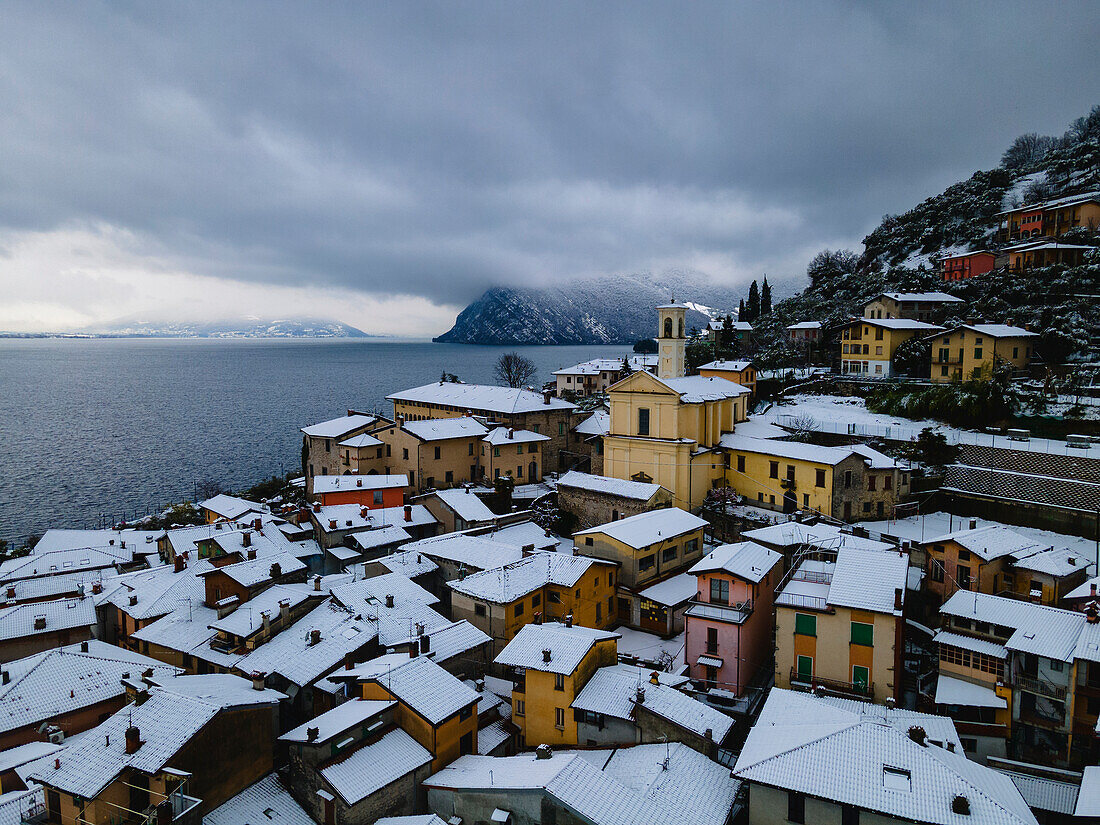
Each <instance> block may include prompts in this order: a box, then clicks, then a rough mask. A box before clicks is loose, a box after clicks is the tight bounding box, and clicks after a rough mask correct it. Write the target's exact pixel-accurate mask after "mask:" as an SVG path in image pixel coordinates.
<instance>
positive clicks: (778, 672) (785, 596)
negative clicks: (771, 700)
mask: <svg viewBox="0 0 1100 825" xmlns="http://www.w3.org/2000/svg"><path fill="white" fill-rule="evenodd" d="M908 573H909V559H908V558H907V557H906V556H904V555H902V554H899V553H894V552H892V551H888V550H854V549H850V548H841V549H840V550H839V551H838V552H837V553H835V554H831V553H828V552H817V553H815V554H814V556H813V557H810V556H807V557H805V558H803V559H802V560H801V561H800V562H798V563H797V566H796V567H794V568H793V569H792V571H791V572H790V573H788V575H787V577H786V579H784V581H783V584H782V585H781V586H780V589H779V592H778V594H777V595H776V599H775V645H776V651H775V685H776V687H781V688H789V687H795V688H802V689H807V690H809V689H812V688H813V687H815V686H817V685H820V686H822V687H825V688H827V689H830V690H833V691H836V692H840V693H845V694H849V695H853V696H865V697H868V698H870V699H872V700H873V701H875V702H880V703H881V702H885V701H886V699H887V698H893V699H895V700H896V699H900V698H901V688H902V670H901V662H902V653H903V652H904V628H905V619H904V616H903V609H904V604H905V588H906V582H907V577H908Z"/></svg>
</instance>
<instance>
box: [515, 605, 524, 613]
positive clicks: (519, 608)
mask: <svg viewBox="0 0 1100 825" xmlns="http://www.w3.org/2000/svg"><path fill="white" fill-rule="evenodd" d="M515 615H516V616H522V615H523V602H516V611H515Z"/></svg>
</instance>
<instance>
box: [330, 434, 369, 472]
mask: <svg viewBox="0 0 1100 825" xmlns="http://www.w3.org/2000/svg"><path fill="white" fill-rule="evenodd" d="M337 443H338V444H339V446H341V447H349V448H351V449H353V450H358V449H359V448H360V447H381V446H382V441H381V440H379V439H377V438H375V437H374V436H373V435H368V434H367V433H360V434H359V435H353V436H352V437H351V438H345V439H344V440H343V441H339V442H337ZM322 478H323V476H322Z"/></svg>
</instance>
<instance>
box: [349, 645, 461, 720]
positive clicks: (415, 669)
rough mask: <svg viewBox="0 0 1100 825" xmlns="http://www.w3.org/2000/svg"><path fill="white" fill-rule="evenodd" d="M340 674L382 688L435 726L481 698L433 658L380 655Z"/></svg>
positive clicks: (403, 654) (390, 654)
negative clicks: (373, 683)
mask: <svg viewBox="0 0 1100 825" xmlns="http://www.w3.org/2000/svg"><path fill="white" fill-rule="evenodd" d="M336 675H337V676H338V677H339V678H340V679H341V680H344V679H356V680H358V681H371V682H375V683H376V684H378V685H381V686H382V687H384V688H385V689H386V690H387V691H388V692H389V693H390V694H392V695H393V696H395V697H396V698H397V699H398V700H399V701H400V702H401V703H402V704H405V705H407V706H408V707H410V708H412V709H413V710H414V711H416V713H417V714H418V715H419V716H421V717H423V718H424V719H426V720H427V721H428V722H429V723H430V724H432V725H438V724H441V723H442V722H444V721H446V720H447V719H450V718H451V717H452V716H454V715H455V714H456V713H458V712H459V711H460V710H462V709H463V708H467V707H470V706H471V705H473V704H474V703H476V702H477V701H478V700H479V699H480V696H481V695H480V694H479V693H478V692H477V691H476V690H473V689H472V688H470V687H468V686H467V685H464V684H463V683H462V682H460V681H459V680H458V679H456V678H455V677H454V676H452V675H451V674H450V673H448V672H447V671H445V670H444V669H443V668H441V667H440V666H439V665H437V664H436V663H435V662H433V661H432V660H431V659H430V658H429V657H427V656H415V657H410V656H409V655H408V654H407V653H389V654H386V655H385V656H379V657H378V658H377V659H372V660H371V661H369V662H364V663H362V664H359V665H356V666H355V667H354V668H352V669H351V670H344V671H341V672H340V673H339V674H336Z"/></svg>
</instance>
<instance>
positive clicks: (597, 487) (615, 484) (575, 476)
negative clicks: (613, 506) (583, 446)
mask: <svg viewBox="0 0 1100 825" xmlns="http://www.w3.org/2000/svg"><path fill="white" fill-rule="evenodd" d="M562 487H573V488H575V489H578V490H587V491H588V492H590V493H603V494H605V495H612V496H618V497H620V498H630V499H636V500H638V501H649V500H650V499H651V498H653V496H655V495H656V494H657V491H658V490H660V489H661V485H660V484H646V483H644V482H641V481H628V480H626V479H621V478H611V477H610V476H597V475H591V474H589V473H580V472H577V471H576V470H570V471H569V472H568V473H566V474H565V475H563V476H562V477H561V478H559V479H558V489H561V488H562Z"/></svg>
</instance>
